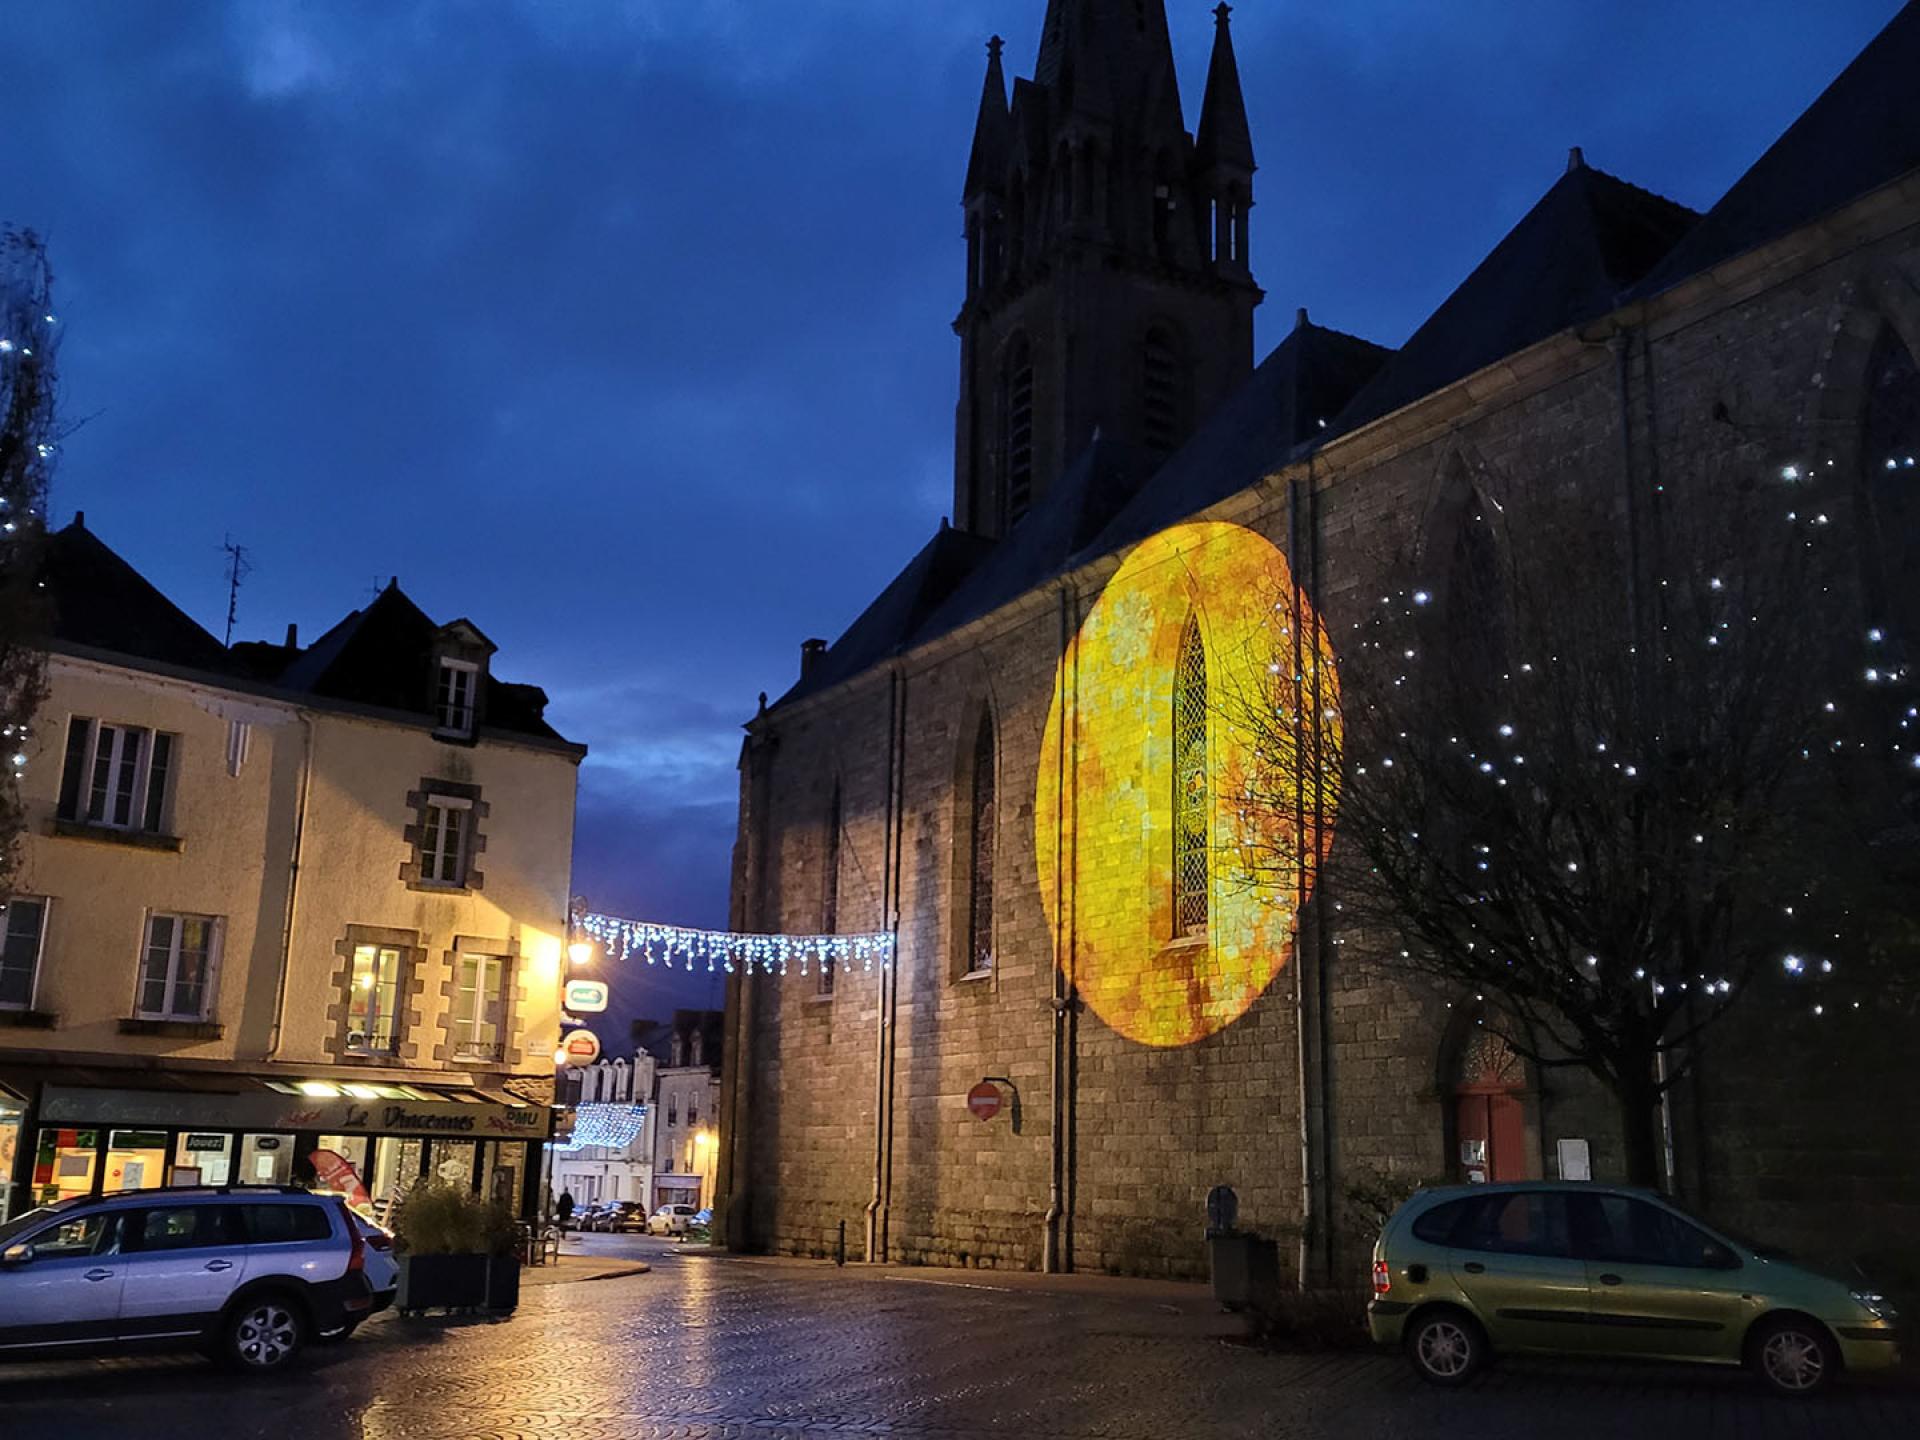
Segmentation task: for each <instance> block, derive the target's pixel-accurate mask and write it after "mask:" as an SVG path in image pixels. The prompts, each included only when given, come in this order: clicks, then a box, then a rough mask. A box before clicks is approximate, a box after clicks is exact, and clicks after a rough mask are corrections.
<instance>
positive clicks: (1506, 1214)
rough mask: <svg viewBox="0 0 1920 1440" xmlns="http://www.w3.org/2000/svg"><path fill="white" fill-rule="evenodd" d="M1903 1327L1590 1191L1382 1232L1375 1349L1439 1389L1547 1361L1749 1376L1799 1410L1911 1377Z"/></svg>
mask: <svg viewBox="0 0 1920 1440" xmlns="http://www.w3.org/2000/svg"><path fill="white" fill-rule="evenodd" d="M1895 1320H1896V1317H1895V1315H1894V1312H1893V1309H1892V1307H1891V1306H1889V1305H1888V1304H1887V1302H1886V1301H1885V1300H1884V1299H1883V1298H1882V1297H1881V1296H1880V1295H1878V1294H1876V1293H1874V1292H1873V1291H1872V1290H1871V1289H1870V1288H1868V1287H1866V1286H1865V1285H1861V1284H1849V1283H1847V1282H1845V1281H1841V1280H1835V1279H1831V1278H1829V1277H1827V1276H1825V1275H1821V1274H1818V1273H1816V1272H1815V1271H1812V1270H1809V1269H1805V1268H1803V1267H1801V1266H1799V1265H1795V1264H1792V1263H1790V1262H1789V1261H1787V1260H1786V1259H1785V1258H1784V1257H1782V1256H1780V1255H1779V1254H1777V1253H1775V1252H1773V1251H1770V1250H1768V1249H1765V1248H1764V1247H1760V1246H1756V1245H1753V1244H1750V1243H1748V1242H1746V1241H1743V1240H1737V1239H1735V1238H1734V1237H1733V1236H1731V1235H1729V1234H1727V1233H1726V1232H1725V1231H1723V1230H1718V1229H1715V1228H1713V1227H1711V1226H1708V1225H1707V1224H1705V1223H1704V1222H1703V1221H1700V1220H1697V1219H1695V1218H1694V1217H1692V1216H1691V1215H1688V1214H1686V1213H1685V1212H1684V1211H1682V1210H1680V1209H1679V1208H1678V1207H1676V1206H1675V1205H1674V1204H1673V1203H1672V1202H1671V1201H1669V1200H1668V1199H1666V1198H1665V1197H1664V1196H1661V1195H1658V1194H1655V1193H1654V1192H1652V1191H1649V1190H1638V1189H1630V1188H1626V1187H1621V1186H1610V1185H1596V1184H1590V1183H1584V1182H1583V1183H1563V1184H1554V1183H1551V1182H1535V1183H1508V1184H1496V1185H1460V1186H1451V1187H1447V1188H1444V1189H1435V1190H1422V1191H1419V1192H1418V1193H1416V1194H1415V1195H1414V1196H1413V1198H1412V1199H1410V1200H1408V1201H1407V1202H1406V1204H1404V1205H1402V1206H1401V1207H1400V1208H1399V1210H1397V1211H1395V1212H1394V1214H1393V1216H1392V1218H1391V1219H1389V1220H1388V1221H1387V1223H1386V1226H1385V1228H1384V1229H1382V1231H1381V1232H1380V1239H1379V1241H1378V1243H1376V1244H1375V1246H1374V1248H1373V1300H1372V1302H1371V1303H1370V1304H1369V1305H1368V1307H1367V1323H1368V1328H1369V1330H1370V1331H1371V1332H1372V1335H1373V1338H1374V1340H1375V1341H1376V1342H1378V1343H1380V1344H1383V1345H1401V1346H1404V1348H1405V1349H1406V1352H1407V1356H1408V1358H1409V1359H1410V1360H1411V1361H1412V1362H1413V1366H1414V1369H1416V1370H1417V1371H1419V1372H1420V1374H1421V1375H1422V1376H1424V1377H1425V1378H1426V1379H1428V1380H1430V1381H1432V1382H1433V1383H1435V1384H1437V1385H1461V1384H1464V1383H1466V1381H1468V1380H1469V1379H1471V1378H1472V1377H1473V1375H1474V1374H1475V1372H1476V1371H1478V1370H1479V1369H1480V1368H1481V1367H1482V1366H1483V1365H1485V1364H1486V1362H1487V1360H1488V1359H1489V1358H1490V1357H1491V1356H1494V1355H1499V1354H1505V1353H1509V1352H1511V1353H1516V1354H1518V1353H1523V1352H1534V1353H1540V1354H1556V1355H1586V1356H1594V1357H1599V1358H1622V1357H1632V1358H1636V1359H1650V1360H1680V1361H1695V1362H1700V1363H1705V1364H1713V1365H1745V1366H1747V1367H1748V1368H1749V1369H1750V1370H1752V1371H1753V1372H1754V1374H1756V1375H1757V1376H1759V1377H1760V1379H1761V1380H1763V1381H1764V1382H1765V1383H1766V1384H1767V1385H1768V1386H1769V1387H1770V1388H1771V1389H1772V1390H1773V1391H1774V1392H1775V1393H1777V1394H1782V1395H1796V1396H1797V1395H1811V1394H1814V1393H1816V1392H1818V1391H1820V1390H1822V1389H1824V1388H1825V1387H1826V1386H1827V1385H1828V1384H1829V1383H1831V1381H1832V1380H1833V1377H1834V1376H1835V1375H1836V1374H1837V1373H1839V1372H1840V1371H1841V1370H1879V1369H1885V1368H1887V1367H1889V1366H1892V1365H1894V1364H1896V1363H1897V1362H1898V1360H1899V1349H1898V1341H1897V1339H1896V1332H1895Z"/></svg>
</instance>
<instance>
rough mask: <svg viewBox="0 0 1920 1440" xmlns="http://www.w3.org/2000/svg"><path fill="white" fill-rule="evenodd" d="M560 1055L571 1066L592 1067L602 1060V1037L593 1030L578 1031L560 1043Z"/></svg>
mask: <svg viewBox="0 0 1920 1440" xmlns="http://www.w3.org/2000/svg"><path fill="white" fill-rule="evenodd" d="M560 1053H561V1054H562V1055H564V1056H566V1057H567V1064H569V1065H591V1064H592V1063H593V1062H594V1061H596V1060H598V1059H599V1058H600V1037H599V1036H598V1035H596V1034H594V1033H593V1032H592V1031H591V1030H576V1031H574V1032H573V1033H572V1034H571V1035H569V1036H567V1038H566V1039H564V1040H562V1041H561V1042H560Z"/></svg>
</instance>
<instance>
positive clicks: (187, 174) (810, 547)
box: [0, 0, 1899, 1008]
mask: <svg viewBox="0 0 1920 1440" xmlns="http://www.w3.org/2000/svg"><path fill="white" fill-rule="evenodd" d="M1898 8H1899V6H1898V5H1897V4H1896V3H1895V0H1823V3H1821V4H1819V5H1814V6H1809V5H1807V4H1806V3H1805V0H1615V3H1604V0H1534V3H1531V4H1525V5H1521V4H1514V3H1512V0H1451V3H1446V4H1439V3H1433V0H1338V3H1335V4H1329V3H1324V0H1322V3H1308V0H1284V3H1282V0H1245V3H1244V4H1242V5H1241V6H1240V7H1239V8H1238V9H1237V11H1236V13H1235V17H1234V30H1235V36H1236V39H1237V42H1238V47H1239V55H1240V66H1241V73H1242V76H1243V78H1244V80H1245V83H1246V87H1247V102H1248V110H1249V112H1250V117H1251V120H1252V124H1253V129H1254V139H1255V144H1256V147H1257V149H1258V152H1259V159H1260V164H1261V171H1260V175H1259V179H1258V182H1257V183H1258V201H1259V204H1258V208H1257V209H1256V211H1255V213H1254V236H1253V256H1254V265H1255V271H1256V274H1257V276H1258V278H1259V279H1260V281H1261V282H1262V283H1263V284H1264V285H1265V286H1266V288H1267V291H1268V296H1269V298H1268V301H1267V304H1266V306H1265V307H1264V309H1263V311H1262V312H1261V331H1260V334H1261V340H1260V346H1259V348H1260V351H1261V353H1262V354H1264V353H1265V351H1266V350H1267V349H1268V348H1270V346H1271V345H1272V344H1273V343H1275V342H1277V341H1278V339H1279V338H1281V337H1282V336H1283V335H1284V333H1285V331H1286V328H1287V327H1288V326H1289V325H1290V324H1291V322H1292V317H1293V311H1294V307H1295V306H1297V305H1303V304H1304V305H1307V306H1309V307H1311V309H1312V311H1313V315H1314V318H1315V319H1316V320H1318V321H1320V322H1321V323H1322V324H1326V325H1332V326H1335V327H1337V328H1339V329H1343V330H1348V331H1352V332H1354V333H1357V334H1360V335H1364V336H1366V337H1368V338H1370V339H1373V340H1377V341H1381V342H1383V343H1387V344H1397V343H1399V342H1400V341H1401V340H1403V339H1404V338H1405V337H1406V336H1407V334H1408V333H1409V332H1410V331H1411V330H1412V329H1413V328H1414V327H1415V326H1416V325H1417V324H1418V323H1419V322H1420V320H1421V319H1423V318H1424V317H1425V316H1426V314H1427V313H1428V312H1429V311H1430V310H1432V309H1433V307H1434V306H1435V305H1436V304H1438V302H1439V301H1440V300H1441V299H1442V298H1444V297H1445V295H1446V294H1447V292H1448V291H1449V290H1451V289H1452V287H1453V286H1454V285H1455V284H1457V283H1458V282H1459V281H1460V280H1461V279H1462V278H1464V277H1465V275H1466V274H1467V272H1468V271H1469V270H1470V269H1471V268H1472V267H1473V265H1474V264H1475V263H1476V262H1477V261H1478V260H1479V259H1480V258H1481V257H1482V256H1483V255H1484V254H1485V253H1486V252H1487V250H1488V249H1490V248H1491V247H1492V246H1493V244H1494V243H1495V242H1496V241H1497V240H1498V239H1499V237H1500V236H1501V235H1502V234H1504V233H1505V231H1506V230H1507V229H1508V228H1509V227H1510V226H1511V225H1512V224H1513V222H1514V221H1515V220H1517V219H1518V218H1519V217H1520V215H1521V214H1523V213H1524V212H1525V211H1526V209H1527V208H1528V207H1529V206H1530V205H1531V204H1532V203H1533V201H1534V200H1535V199H1536V198H1538V196H1539V195H1540V193H1541V192H1542V191H1544V190H1545V189H1546V188H1547V186H1548V185H1550V184H1551V183H1552V182H1553V180H1554V178H1555V177H1556V176H1557V175H1558V174H1559V173H1560V171H1561V169H1562V167H1563V166H1564V163H1565V155H1566V149H1567V147H1568V146H1569V145H1574V144H1578V145H1582V146H1584V147H1585V149H1586V155H1587V158H1588V161H1589V163H1591V164H1593V165H1596V166H1598V167H1599V168H1601V169H1604V170H1608V171H1611V172H1613V173H1615V174H1617V175H1621V176H1623V177H1624V178H1626V179H1629V180H1632V181H1634V182H1636V183H1638V184H1640V185H1644V186H1646V187H1647V188H1649V189H1653V190H1657V191H1659V192H1661V193H1663V194H1666V195H1669V196H1672V197H1673V198H1675V199H1678V200H1681V201H1684V202H1686V203H1687V204H1690V205H1694V206H1696V207H1703V208H1704V207H1705V206H1706V205H1708V204H1710V203H1711V202H1712V201H1713V200H1714V199H1715V198H1716V197H1717V196H1718V195H1719V194H1720V192H1721V191H1722V190H1724V189H1725V188H1726V186H1727V185H1728V184H1729V183H1730V182H1731V181H1732V180H1733V179H1734V178H1735V177H1736V176H1737V175H1738V174H1739V173H1740V171H1741V170H1742V169H1744V168H1745V167H1746V165H1747V164H1749V163H1750V162H1751V161H1752V160H1753V159H1754V158H1756V157H1757V156H1758V155H1759V153H1760V152H1761V150H1762V149H1764V148H1765V146H1766V145H1767V144H1768V143H1770V142H1771V141H1772V139H1773V138H1774V137H1775V136H1776V135H1777V134H1778V133H1779V132H1780V130H1782V129H1783V128H1784V127H1785V126H1786V125H1787V124H1788V123H1789V122H1790V121H1791V120H1792V119H1793V118H1794V116H1795V115H1797V114H1798V113H1799V111H1800V110H1801V109H1802V108H1803V107H1804V106H1805V105H1806V104H1807V103H1808V102H1809V101H1810V100H1811V99H1812V98H1813V97H1814V96H1815V95H1816V94H1818V93H1819V91H1820V90H1821V89H1822V88H1824V86H1825V85H1826V84H1827V82H1828V81H1829V80H1830V79H1832V77H1833V76H1834V75H1835V74H1837V73H1838V71H1839V70H1840V69H1841V68H1842V66H1844V65H1845V64H1846V62H1847V61H1848V60H1850V59H1851V58H1852V57H1853V55H1854V54H1855V53H1857V52H1858V51H1859V50H1860V49H1861V47H1862V46H1864V45H1865V43H1866V42H1867V40H1868V39H1869V38H1870V37H1871V36H1872V34H1873V33H1874V32H1875V31H1876V30H1878V28H1879V27H1880V26H1881V25H1882V24H1884V23H1885V21H1886V20H1887V19H1889V18H1890V17H1891V16H1892V15H1893V13H1894V12H1895V11H1896V10H1897V9H1898ZM1044 9H1045V5H1044V3H1043V0H693V3H688V0H486V3H426V0H419V3H413V0H378V3H374V0H364V3H347V0H325V3H319V0H315V3H306V4H302V3H290V0H231V3H226V4H219V3H211V0H209V3H197V4H196V3H189V0H57V3H56V0H41V3H38V4H33V3H28V0H14V3H11V4H9V5H7V6H6V10H5V20H4V23H5V36H6V41H5V50H6V53H5V58H4V61H0V86H3V87H4V104H5V110H4V113H5V116H6V129H5V136H4V140H0V217H4V218H6V219H10V220H12V221H14V222H16V223H19V224H25V225H32V226H34V227H37V228H39V229H41V230H42V231H44V232H45V233H47V235H48V236H49V238H50V241H51V243H52V250H53V258H54V262H55V265H56V267H57V269H58V291H59V296H60V302H61V311H62V317H63V321H64V325H65V345H64V350H63V352H62V356H61V361H62V370H63V378H64V390H65V404H66V409H67V413H68V415H69V416H80V415H86V416H91V417H92V418H91V419H90V420H89V422H88V423H87V425H86V426H85V428H84V429H83V430H81V431H80V432H79V433H78V434H77V435H76V436H75V437H74V438H73V440H72V441H71V443H70V445H69V446H68V447H67V450H66V453H65V455H64V456H63V458H62V461H61V465H60V468H59V471H58V474H57V476H56V493H55V496H54V515H55V519H56V521H58V522H64V521H65V520H66V519H67V518H68V517H69V516H70V515H71V513H72V512H73V511H74V510H75V509H85V510H86V511H87V512H88V524H89V526H90V528H92V529H94V530H95V531H96V532H98V533H99V534H100V535H101V536H102V537H103V538H104V539H105V540H106V541H107V542H108V543H109V544H111V545H113V546H115V547H116V548H117V549H119V550H120V551H121V552H122V553H123V554H124V555H126V556H127V557H128V558H129V559H130V560H132V561H133V562H134V564H136V565H137V566H139V567H140V568H141V569H142V570H143V571H145V573H146V574H147V575H148V576H149V577H150V578H151V579H152V580H154V582H155V583H157V584H158V585H159V586H160V587H161V588H162V589H164V590H165V591H166V592H167V593H168V594H169V595H171V596H172V597H173V598H174V599H175V600H177V601H178V602H179V603H181V604H182V605H183V606H185V608H186V609H187V610H188V611H190V612H191V613H192V614H193V615H194V616H195V617H196V618H198V619H199V620H201V621H202V622H203V623H204V624H206V625H207V626H208V627H209V628H210V629H213V630H214V631H215V633H216V634H217V633H218V632H219V630H220V628H221V626H222V623H223V621H224V614H225V590H224V582H223V579H222V562H223V557H222V554H221V550H220V546H221V542H222V540H223V539H224V538H225V537H226V536H228V535H231V536H232V537H234V538H235V539H236V540H238V541H240V542H242V543H244V544H245V545H246V546H247V547H248V549H249V551H250V554H251V556H252V559H253V563H254V566H255V569H254V572H253V574H252V576H251V577H250V578H249V579H248V581H247V582H246V586H245V589H244V590H243V592H242V595H241V607H240V627H239V632H238V633H239V634H240V635H241V636H244V637H248V638H256V637H257V638H277V637H278V636H279V635H280V634H281V632H282V631H283V630H284V628H285V626H286V625H287V623H288V622H289V621H297V622H298V623H299V625H300V628H301V631H302V633H303V634H304V635H306V636H309V637H311V636H314V635H317V634H318V633H319V632H320V631H321V630H323V629H324V628H326V627H327V626H328V625H330V624H331V623H332V622H333V621H335V620H336V619H338V618H339V617H340V616H341V615H342V614H344V613H345V612H346V611H347V610H349V609H351V608H353V607H355V606H358V605H360V604H363V603H365V601H366V600H367V598H368V597H369V595H370V593H371V587H372V586H373V585H374V583H375V582H376V580H384V578H385V577H387V576H389V575H398V576H399V577H400V580H401V584H402V585H403V587H404V588H406V589H407V591H408V592H409V593H410V594H412V595H413V596H414V598H415V599H416V600H418V601H419V602H420V603H421V604H422V605H423V606H424V607H425V608H426V609H427V610H428V611H429V613H431V614H433V615H435V616H436V617H438V618H442V619H451V618H453V617H454V616H456V615H469V616H471V617H472V618H473V619H474V620H475V621H476V622H477V623H478V624H479V625H480V626H481V627H482V628H483V629H485V630H486V631H487V632H488V634H489V635H491V636H492V638H493V639H494V640H495V641H496V642H497V643H498V644H499V646H500V654H499V657H498V661H497V664H498V668H499V671H500V673H501V674H503V675H505V676H506V677H507V678H509V679H516V680H526V681H532V682H535V683H538V684H540V685H542V686H544V687H545V688H546V689H547V691H548V693H549V694H550V695H551V696H552V697H553V704H552V708H551V710H550V715H551V717H552V719H553V720H554V722H555V723H556V724H557V725H558V726H559V727H560V728H561V729H562V731H564V732H565V733H566V734H567V735H569V736H570V737H572V738H576V739H579V740H583V741H585V742H587V743H588V744H589V745H591V746H592V748H593V754H592V756H591V758H590V759H589V760H588V762H587V765H586V767H585V769H584V771H583V773H582V785H581V797H580V825H579V832H578V837H577V843H576V856H575V863H576V870H577V877H578V878H577V888H579V889H580V890H582V891H584V892H585V893H586V894H587V895H588V896H589V897H590V898H591V899H592V900H593V901H594V902H595V904H596V906H597V907H600V908H607V909H613V910H618V911H620V912H622V913H625V914H630V915H639V916H644V917H647V918H655V919H663V920H671V921H677V922H680V923H687V924H716V925H717V924H719V923H721V922H722V921H723V920H724V918H725V911H726V885H727V856H728V849H729V847H730V845H731V841H732V828H733V815H734V807H735V800H736V788H735V776H734V770H733V766H734V762H735V759H736V756H737V749H738V741H739V728H738V727H739V724H740V722H741V721H743V720H745V719H746V718H747V717H748V716H749V715H750V714H751V713H752V709H753V703H754V696H755V693H756V692H757V691H760V690H763V689H764V690H767V691H770V692H772V693H774V694H775V695H777V694H779V692H780V691H782V690H783V689H785V688H786V686H787V685H788V684H789V683H790V682H791V681H792V679H793V678H794V675H795V672H796V669H797V662H798V646H799V642H800V640H801V639H802V638H803V637H805V636H807V635H812V634H820V635H828V636H831V635H834V634H837V633H838V632H839V630H840V629H841V628H842V627H843V626H844V625H845V624H846V623H847V622H848V621H849V620H850V619H852V617H853V616H854V615H855V614H857V613H858V611H859V609H860V608H861V606H862V605H863V604H864V603H865V601H866V600H868V599H869V598H871V596H872V595H873V593H874V592H876V591H877V590H878V589H879V588H880V586H881V585H882V584H884V583H885V581H886V580H887V579H888V578H889V577H890V576H891V575H892V574H893V572H894V571H895V570H896V569H897V568H898V566H899V565H900V564H901V563H902V562H903V561H904V560H905V558H906V557H907V556H908V555H909V554H910V553H911V552H912V550H913V549H915V548H916V547H917V546H918V545H919V544H920V543H921V542H922V541H923V540H924V539H925V538H926V536H927V535H928V534H929V533H930V532H931V531H932V530H933V529H934V527H935V526H936V525H937V524H938V522H939V519H940V517H941V515H942V514H944V513H946V511H947V509H948V507H949V505H950V503H951V484H952V479H951V466H952V434H951V430H952V417H953V404H954V398H955V384H956V381H955V376H956V370H957V364H958V342H957V341H956V340H955V339H954V337H953V335H952V332H951V330H950V328H949V324H950V321H951V319H952V317H953V313H954V311H955V310H956V308H957V307H958V304H959V299H960V282H961V278H962V264H961V260H962V257H961V249H960V244H959V232H960V210H959V191H960V184H961V179H962V176H963V173H964V170H965V165H966V158H967V147H968V142H969V139H970V135H971V127H972V123H973V115H974V111H975V108H976V106H977V104H978V99H979V89H980V79H981V75H982V73H983V67H984V63H985V60H984V50H983V45H984V41H985V39H986V37H987V36H988V35H989V34H990V33H993V32H996V31H997V32H999V33H1001V34H1004V35H1005V36H1006V37H1007V40H1008V51H1009V54H1008V58H1009V60H1010V61H1011V62H1012V65H1013V68H1014V69H1015V70H1016V71H1018V73H1021V74H1026V73H1029V72H1030V71H1031V68H1032V61H1033V55H1034V52H1035V50H1036V48H1037V45H1038V33H1039V26H1040V19H1041V16H1042V14H1043V12H1044ZM1210 11H1211V0H1170V3H1169V6H1168V13H1169V17H1170V19H1171V21H1172V25H1173V32H1174V43H1175V47H1176V51H1177V53H1178V56H1179V60H1180V65H1181V78H1182V83H1183V93H1184V98H1185V101H1186V106H1187V113H1188V117H1189V122H1190V123H1191V121H1192V118H1193V116H1194V114H1195V112H1196V110H1197V108H1198V105H1199V99H1200V93H1201V88H1202V82H1203V79H1204V76H1205V70H1206V63H1207V53H1208V46H1209V44H1210V40H1211V34H1212V28H1213V20H1212V16H1211V13H1210ZM696 994H697V992H696ZM654 1008H659V1007H658V1006H655V1007H654Z"/></svg>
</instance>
